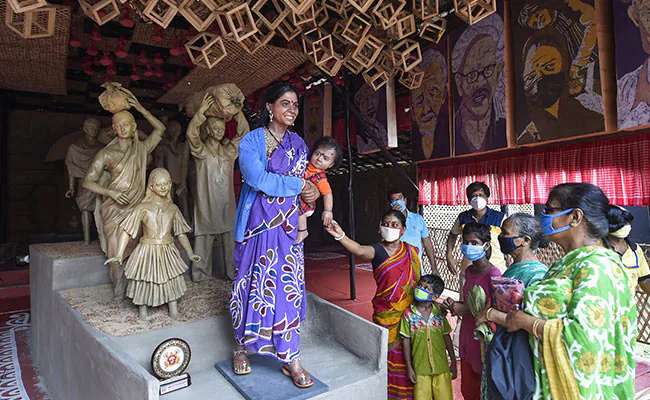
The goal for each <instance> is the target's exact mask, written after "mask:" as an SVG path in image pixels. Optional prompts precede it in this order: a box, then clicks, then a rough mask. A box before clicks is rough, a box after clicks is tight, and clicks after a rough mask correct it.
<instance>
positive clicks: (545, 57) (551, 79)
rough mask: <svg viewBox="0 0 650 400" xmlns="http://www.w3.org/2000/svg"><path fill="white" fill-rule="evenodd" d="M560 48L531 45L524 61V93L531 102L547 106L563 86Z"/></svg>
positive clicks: (556, 98) (539, 105)
mask: <svg viewBox="0 0 650 400" xmlns="http://www.w3.org/2000/svg"><path fill="white" fill-rule="evenodd" d="M563 64H564V63H563V60H562V55H561V53H560V50H559V49H557V48H556V47H553V46H550V45H548V44H543V45H533V46H531V47H530V48H529V49H528V52H527V54H526V59H525V63H524V95H525V96H526V98H527V99H528V100H529V101H530V102H531V104H533V105H535V106H537V107H540V108H548V107H550V106H552V105H553V104H555V102H557V101H558V99H559V98H560V95H561V94H562V90H563V89H564V87H565V83H566V82H565V76H564V75H565V74H564V73H563V71H564V69H565V68H564V65H563Z"/></svg>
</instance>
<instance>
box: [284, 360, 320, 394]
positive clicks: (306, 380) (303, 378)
mask: <svg viewBox="0 0 650 400" xmlns="http://www.w3.org/2000/svg"><path fill="white" fill-rule="evenodd" d="M282 373H283V374H284V375H285V376H288V377H289V378H291V381H292V382H293V384H294V385H296V386H297V387H298V388H300V389H307V388H308V387H311V386H312V385H313V384H314V380H313V379H311V376H309V374H308V373H307V371H306V370H305V369H304V368H303V369H302V371H301V372H291V370H290V369H289V368H288V367H287V366H286V365H283V366H282Z"/></svg>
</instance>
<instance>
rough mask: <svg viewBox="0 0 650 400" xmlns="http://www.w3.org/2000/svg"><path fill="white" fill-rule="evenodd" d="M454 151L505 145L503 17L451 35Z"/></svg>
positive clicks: (463, 152)
mask: <svg viewBox="0 0 650 400" xmlns="http://www.w3.org/2000/svg"><path fill="white" fill-rule="evenodd" d="M452 41H453V43H454V45H453V46H454V48H453V50H452V54H451V65H452V71H453V76H454V83H455V89H456V93H455V94H456V95H455V96H454V110H455V118H454V137H455V154H456V155H461V154H468V153H475V152H481V151H486V150H492V149H498V148H501V147H505V146H506V119H505V118H506V96H505V75H504V73H503V65H504V60H503V47H504V45H503V20H502V19H501V16H499V15H498V14H492V15H491V16H489V17H487V18H485V19H484V20H482V21H480V22H479V23H477V24H475V25H472V26H467V27H466V28H465V29H464V30H463V31H462V33H460V35H459V36H458V35H452Z"/></svg>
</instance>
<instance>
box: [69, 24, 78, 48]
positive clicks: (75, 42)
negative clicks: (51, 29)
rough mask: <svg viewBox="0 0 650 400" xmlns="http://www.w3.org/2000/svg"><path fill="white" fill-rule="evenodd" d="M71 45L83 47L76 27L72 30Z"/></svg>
mask: <svg viewBox="0 0 650 400" xmlns="http://www.w3.org/2000/svg"><path fill="white" fill-rule="evenodd" d="M70 47H81V39H79V36H78V35H77V30H76V29H75V28H72V29H71V30H70Z"/></svg>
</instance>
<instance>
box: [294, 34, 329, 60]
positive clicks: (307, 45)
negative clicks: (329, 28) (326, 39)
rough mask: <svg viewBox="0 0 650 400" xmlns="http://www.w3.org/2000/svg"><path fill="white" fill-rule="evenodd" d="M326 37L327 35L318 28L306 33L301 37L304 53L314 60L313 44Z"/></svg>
mask: <svg viewBox="0 0 650 400" xmlns="http://www.w3.org/2000/svg"><path fill="white" fill-rule="evenodd" d="M325 35H326V33H325V32H324V31H323V30H321V29H318V28H313V29H310V30H308V31H306V32H304V33H303V34H302V35H300V36H301V42H302V51H303V52H304V53H305V54H307V55H309V56H311V57H312V58H313V57H314V55H313V54H312V52H313V47H312V45H313V43H314V42H315V41H317V40H320V39H322V38H323V36H325Z"/></svg>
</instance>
